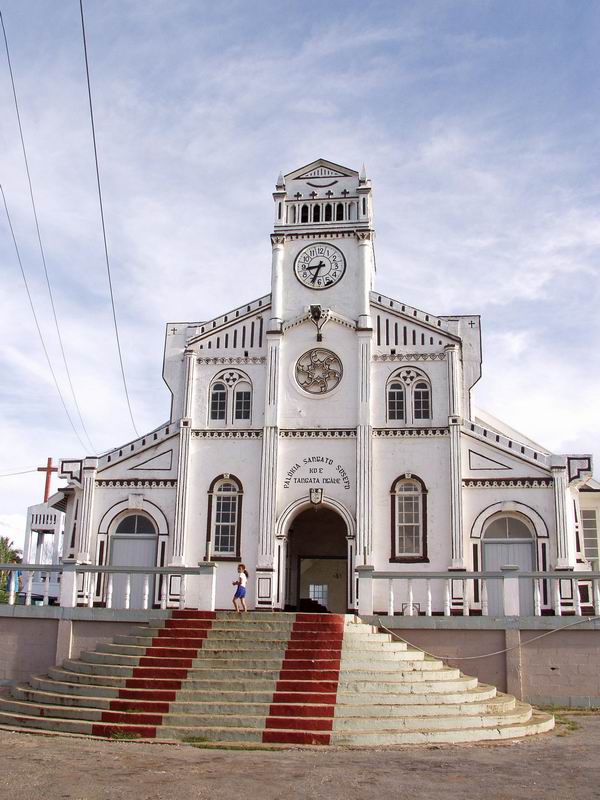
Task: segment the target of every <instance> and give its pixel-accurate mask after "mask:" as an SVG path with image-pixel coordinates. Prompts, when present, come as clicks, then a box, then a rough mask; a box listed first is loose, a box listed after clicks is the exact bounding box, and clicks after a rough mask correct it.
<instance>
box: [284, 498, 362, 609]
mask: <svg viewBox="0 0 600 800" xmlns="http://www.w3.org/2000/svg"><path fill="white" fill-rule="evenodd" d="M347 535H348V531H347V527H346V523H345V522H344V520H343V519H342V517H341V516H340V514H338V513H337V512H336V511H334V510H333V509H332V508H327V507H322V506H321V507H318V506H317V507H314V508H312V507H311V508H307V509H305V510H304V511H301V512H300V513H299V514H298V515H297V516H296V517H295V518H294V519H293V520H292V522H291V524H290V527H289V529H288V536H287V554H286V587H285V594H286V605H285V607H286V609H289V610H296V611H321V612H322V611H331V612H333V613H337V614H343V613H345V612H346V610H347V607H348V541H347Z"/></svg>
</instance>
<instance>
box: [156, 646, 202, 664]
mask: <svg viewBox="0 0 600 800" xmlns="http://www.w3.org/2000/svg"><path fill="white" fill-rule="evenodd" d="M198 650H199V648H198V647H155V646H154V645H152V647H147V648H146V656H152V658H161V659H164V658H189V659H191V660H192V661H193V660H194V659H195V658H196V656H197V655H198Z"/></svg>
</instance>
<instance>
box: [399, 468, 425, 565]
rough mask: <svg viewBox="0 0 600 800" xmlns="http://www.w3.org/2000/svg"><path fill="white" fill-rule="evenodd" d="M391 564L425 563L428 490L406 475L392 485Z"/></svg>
mask: <svg viewBox="0 0 600 800" xmlns="http://www.w3.org/2000/svg"><path fill="white" fill-rule="evenodd" d="M391 499H392V508H391V512H392V558H391V560H392V561H428V560H429V559H428V558H427V489H426V488H425V484H424V483H423V481H422V480H421V479H420V478H417V477H415V476H414V475H410V474H408V473H407V474H406V475H405V476H404V477H402V478H398V479H397V480H396V481H394V483H393V484H392V490H391Z"/></svg>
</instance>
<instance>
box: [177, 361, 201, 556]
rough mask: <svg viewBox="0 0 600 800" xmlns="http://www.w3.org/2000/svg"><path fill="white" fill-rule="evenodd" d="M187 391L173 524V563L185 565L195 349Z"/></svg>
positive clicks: (187, 375)
mask: <svg viewBox="0 0 600 800" xmlns="http://www.w3.org/2000/svg"><path fill="white" fill-rule="evenodd" d="M184 357H185V391H184V399H183V417H182V419H181V420H180V423H179V457H178V462H177V494H176V496H175V522H174V524H173V555H172V557H171V564H173V565H174V566H178V567H181V566H184V564H185V544H186V535H187V506H188V484H189V464H190V440H191V437H192V413H193V403H194V368H195V363H196V357H195V353H194V351H193V350H186V351H185V353H184Z"/></svg>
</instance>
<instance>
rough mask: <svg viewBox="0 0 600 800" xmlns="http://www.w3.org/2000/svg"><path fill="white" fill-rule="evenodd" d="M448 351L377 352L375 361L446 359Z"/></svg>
mask: <svg viewBox="0 0 600 800" xmlns="http://www.w3.org/2000/svg"><path fill="white" fill-rule="evenodd" d="M445 360H446V353H394V354H392V353H376V354H375V355H374V356H373V361H445Z"/></svg>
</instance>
